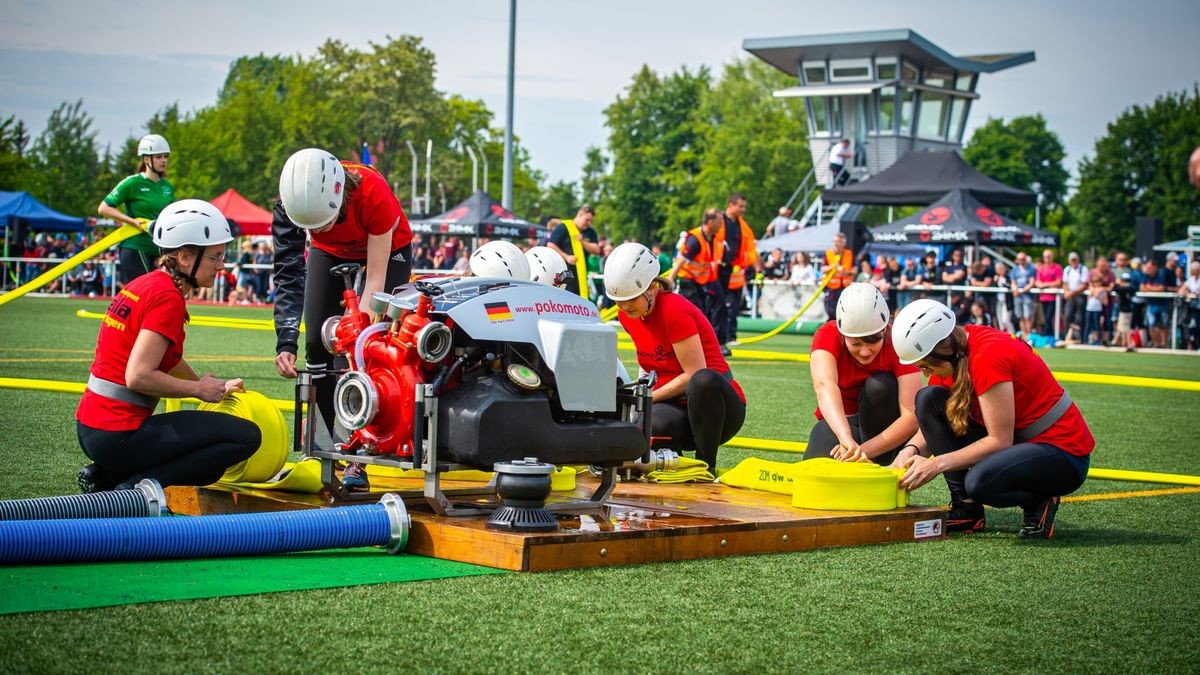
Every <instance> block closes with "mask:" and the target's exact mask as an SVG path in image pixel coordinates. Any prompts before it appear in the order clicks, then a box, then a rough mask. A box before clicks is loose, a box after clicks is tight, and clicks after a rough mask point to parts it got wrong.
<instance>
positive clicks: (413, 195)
mask: <svg viewBox="0 0 1200 675" xmlns="http://www.w3.org/2000/svg"><path fill="white" fill-rule="evenodd" d="M404 144H405V145H407V146H408V154H410V155H412V189H411V190H410V191H409V208H411V209H412V210H413V211H416V212H418V213H421V214H424V213H428V211H429V210H428V209H425V208H422V209H417V204H419V203H420V201H421V198H420V197H418V196H417V174H418V173H420V171H421V170H420V168H419V166H418V164H417V151H416V149H415V148H413V144H412V141H404Z"/></svg>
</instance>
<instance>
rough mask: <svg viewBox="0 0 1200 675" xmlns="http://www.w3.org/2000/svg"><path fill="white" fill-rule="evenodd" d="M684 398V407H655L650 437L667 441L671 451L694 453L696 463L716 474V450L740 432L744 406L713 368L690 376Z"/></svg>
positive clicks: (657, 405) (661, 405) (727, 383)
mask: <svg viewBox="0 0 1200 675" xmlns="http://www.w3.org/2000/svg"><path fill="white" fill-rule="evenodd" d="M685 396H686V399H687V405H686V406H684V405H680V404H679V403H674V402H671V403H655V404H654V409H653V411H652V412H651V415H650V416H651V423H650V434H651V435H652V436H668V437H670V439H671V441H670V443H669V444H668V446H667V447H670V448H671V449H672V450H676V451H680V452H682V451H685V450H694V451H695V452H696V459H699V460H702V461H704V462H706V463H707V464H708V468H709V469H711V470H712V471H716V468H717V448H719V447H720V446H721V444H722V443H724V442H725V441H728V440H729V439H731V438H733V435H734V434H736V433H737V432H738V429H741V428H742V423H743V422H745V421H746V404H745V403H743V402H742V399H741V398H740V397H739V396H738V395H737V392H736V391H734V389H733V385H731V384H730V383H729V381H728V380H726V379H725V377H724V376H723V375H721V374H720V373H718V372H717V371H715V370H713V369H712V368H705V369H704V370H700V371H697V372H696V373H694V374H693V375H692V378H691V379H690V380H688V384H687V393H686V394H685Z"/></svg>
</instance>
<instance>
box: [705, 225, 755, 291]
mask: <svg viewBox="0 0 1200 675" xmlns="http://www.w3.org/2000/svg"><path fill="white" fill-rule="evenodd" d="M738 224H739V225H740V226H741V229H742V247H741V248H740V249H739V250H738V252H737V254H736V255H735V256H734V257H733V270H732V272H733V273H732V275H731V276H730V277H729V290H731V291H736V290H738V289H740V288H743V287H744V286H745V285H746V269H747V268H748V267H750V266H752V265H753V264H754V261H755V260H757V259H758V241H757V240H756V239H755V238H754V230H751V229H750V225H749V224H748V223H747V222H746V219H745V218H742V217H741V216H738ZM717 238H718V239H719V240H720V245H719V246H715V247H714V248H717V249H724V247H725V228H723V227H722V228H721V231H720V232H719V233H718V234H717Z"/></svg>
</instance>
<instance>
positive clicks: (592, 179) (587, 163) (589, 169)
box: [579, 145, 608, 206]
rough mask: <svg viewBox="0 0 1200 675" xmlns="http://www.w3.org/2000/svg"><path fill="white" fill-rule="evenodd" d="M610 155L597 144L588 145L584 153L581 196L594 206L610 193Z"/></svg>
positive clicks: (580, 185) (580, 184)
mask: <svg viewBox="0 0 1200 675" xmlns="http://www.w3.org/2000/svg"><path fill="white" fill-rule="evenodd" d="M607 172H608V157H606V156H605V155H604V153H603V152H602V151H601V150H600V148H597V147H596V146H594V145H593V146H590V147H588V149H587V151H586V152H585V153H584V162H583V178H582V179H580V181H579V198H580V199H582V200H583V201H584V202H586V203H588V204H591V205H593V206H595V205H597V204H599V203H600V202H602V201H604V200H605V199H606V198H607V197H608V195H607V192H608V184H607V178H608V176H607Z"/></svg>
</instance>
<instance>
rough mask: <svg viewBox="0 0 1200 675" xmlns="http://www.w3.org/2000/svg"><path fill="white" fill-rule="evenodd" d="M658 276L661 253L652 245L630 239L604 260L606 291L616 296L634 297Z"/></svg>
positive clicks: (618, 297) (613, 297)
mask: <svg viewBox="0 0 1200 675" xmlns="http://www.w3.org/2000/svg"><path fill="white" fill-rule="evenodd" d="M657 276H658V257H657V256H655V255H654V254H653V253H651V252H650V249H648V248H646V247H645V246H643V245H641V244H639V243H637V242H632V241H628V242H625V243H624V244H621V245H620V246H618V247H616V248H615V249H613V252H612V253H610V254H608V260H607V261H605V263H604V293H605V295H607V296H608V297H610V298H612V299H613V300H618V301H620V300H632V299H634V298H636V297H638V296H639V295H641V294H642V293H645V292H646V289H648V288H650V282H652V281H654V278H655V277H657Z"/></svg>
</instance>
